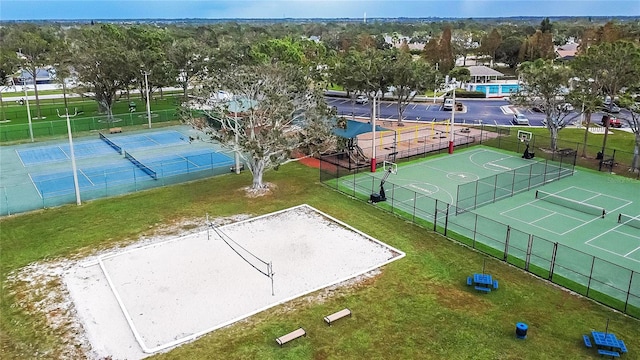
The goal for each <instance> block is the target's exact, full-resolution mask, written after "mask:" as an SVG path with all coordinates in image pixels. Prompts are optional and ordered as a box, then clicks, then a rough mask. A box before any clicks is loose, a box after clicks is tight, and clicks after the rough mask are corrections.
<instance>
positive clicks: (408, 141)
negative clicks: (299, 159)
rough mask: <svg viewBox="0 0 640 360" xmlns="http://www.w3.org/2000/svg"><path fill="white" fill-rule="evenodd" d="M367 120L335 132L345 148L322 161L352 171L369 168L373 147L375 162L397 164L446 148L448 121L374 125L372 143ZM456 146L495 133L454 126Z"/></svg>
mask: <svg viewBox="0 0 640 360" xmlns="http://www.w3.org/2000/svg"><path fill="white" fill-rule="evenodd" d="M366 120H368V119H358V121H356V120H348V122H347V123H346V126H345V127H344V128H338V129H334V134H335V135H337V136H339V137H342V138H344V139H345V140H346V145H345V146H344V147H343V148H342V149H339V151H338V152H337V153H335V154H333V155H329V156H325V160H326V161H328V162H331V163H333V164H335V165H337V166H339V167H341V168H344V169H349V170H355V169H360V168H365V167H368V166H369V165H370V163H371V157H372V156H373V153H374V151H373V146H375V154H376V161H377V162H378V163H382V162H383V161H390V162H394V163H395V162H396V161H397V160H398V159H401V158H408V157H413V156H418V155H421V154H425V153H429V152H433V151H439V150H441V149H445V148H448V146H449V139H450V134H451V125H450V122H449V120H445V121H429V122H427V121H408V120H405V121H403V122H402V123H401V124H398V122H397V121H395V120H380V121H378V122H377V126H376V135H375V139H373V133H372V132H371V124H370V123H368V122H366ZM454 131H455V136H454V142H455V145H456V146H460V145H465V144H469V143H473V142H476V141H480V137H483V138H485V139H486V138H489V137H495V136H498V135H497V134H496V133H491V132H486V131H485V132H483V131H482V127H478V126H476V127H474V126H466V125H465V124H456V125H455V126H454Z"/></svg>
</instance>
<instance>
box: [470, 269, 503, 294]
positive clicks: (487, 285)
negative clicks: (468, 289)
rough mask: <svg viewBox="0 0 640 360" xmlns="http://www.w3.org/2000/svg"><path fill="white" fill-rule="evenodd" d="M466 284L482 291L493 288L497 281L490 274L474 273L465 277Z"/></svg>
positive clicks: (495, 286)
mask: <svg viewBox="0 0 640 360" xmlns="http://www.w3.org/2000/svg"><path fill="white" fill-rule="evenodd" d="M467 285H473V286H475V289H476V290H478V291H483V292H491V287H493V289H497V288H498V281H497V280H494V279H493V277H492V276H491V274H485V273H482V274H480V273H476V274H473V277H471V276H470V277H468V278H467Z"/></svg>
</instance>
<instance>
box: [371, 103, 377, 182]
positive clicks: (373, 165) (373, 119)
mask: <svg viewBox="0 0 640 360" xmlns="http://www.w3.org/2000/svg"><path fill="white" fill-rule="evenodd" d="M377 95H378V94H377V93H376V94H375V95H373V107H372V108H373V113H372V114H371V115H372V116H371V133H372V134H373V136H372V137H371V146H372V155H371V172H376V96H377Z"/></svg>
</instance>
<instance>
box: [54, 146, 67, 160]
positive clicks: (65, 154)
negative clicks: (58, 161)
mask: <svg viewBox="0 0 640 360" xmlns="http://www.w3.org/2000/svg"><path fill="white" fill-rule="evenodd" d="M56 147H57V148H58V149H60V151H62V153H63V154H64V156H66V157H67V160H69V159H71V156H69V154H67V152H66V151H64V149H63V148H61V147H60V145H58V146H56Z"/></svg>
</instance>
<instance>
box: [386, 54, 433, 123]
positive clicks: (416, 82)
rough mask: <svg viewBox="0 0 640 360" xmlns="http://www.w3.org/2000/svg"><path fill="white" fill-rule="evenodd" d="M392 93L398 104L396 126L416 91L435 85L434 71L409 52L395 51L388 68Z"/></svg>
mask: <svg viewBox="0 0 640 360" xmlns="http://www.w3.org/2000/svg"><path fill="white" fill-rule="evenodd" d="M390 75H391V81H390V85H391V86H392V87H393V94H394V95H395V97H396V103H397V105H398V126H403V125H404V124H403V123H402V115H403V113H404V111H405V109H406V108H407V105H409V103H410V102H411V101H413V99H414V98H415V97H416V95H417V94H418V93H420V92H421V91H424V90H425V89H428V88H431V87H433V86H435V81H436V78H435V76H436V71H435V69H434V68H433V67H431V66H429V65H427V64H426V62H425V61H424V60H422V59H419V60H415V61H414V60H413V57H412V56H411V54H410V53H406V52H397V53H396V54H395V58H394V61H393V62H392V64H391V68H390Z"/></svg>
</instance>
